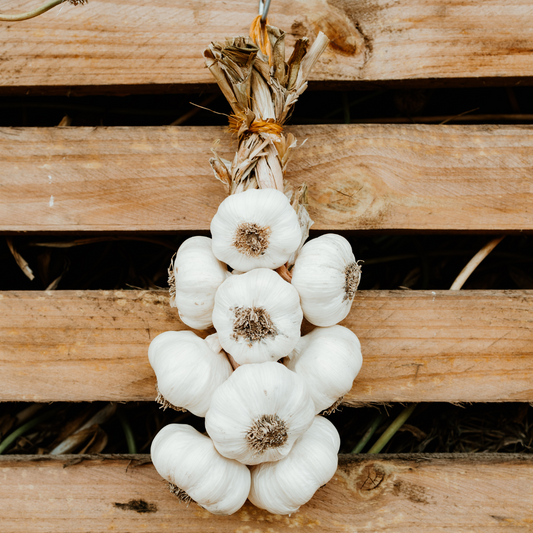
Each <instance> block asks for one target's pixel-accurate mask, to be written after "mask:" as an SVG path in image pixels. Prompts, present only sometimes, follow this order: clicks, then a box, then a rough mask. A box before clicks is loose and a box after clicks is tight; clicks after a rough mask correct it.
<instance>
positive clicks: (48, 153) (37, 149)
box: [0, 125, 533, 233]
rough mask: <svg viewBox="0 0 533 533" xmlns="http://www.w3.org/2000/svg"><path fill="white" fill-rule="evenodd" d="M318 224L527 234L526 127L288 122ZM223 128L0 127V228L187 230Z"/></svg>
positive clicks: (204, 197)
mask: <svg viewBox="0 0 533 533" xmlns="http://www.w3.org/2000/svg"><path fill="white" fill-rule="evenodd" d="M290 131H292V132H294V133H295V134H296V136H297V137H298V139H299V140H300V141H303V140H304V139H307V142H306V144H305V146H304V148H302V149H296V150H295V151H294V155H293V159H292V160H291V162H290V163H289V171H288V178H289V180H290V181H291V182H292V183H294V184H295V185H299V184H300V183H301V182H303V181H305V182H307V183H308V185H309V190H310V212H311V216H312V218H313V219H314V220H315V225H314V226H313V229H317V230H331V231H338V230H367V229H373V230H400V231H407V230H412V231H414V230H416V231H426V230H427V231H436V230H439V231H461V230H462V231H487V232H489V231H492V232H496V231H505V232H512V231H531V230H533V155H532V154H533V127H530V126H422V125H404V126H398V125H395V126H391V125H389V126H381V125H366V126H365V125H357V126H356V125H352V126H350V125H322V126H307V127H304V126H299V127H291V128H290ZM216 139H221V140H222V144H221V148H220V153H221V155H223V156H226V157H227V158H228V159H232V158H233V151H234V150H235V141H234V140H233V141H232V138H231V136H230V134H229V133H228V132H227V131H226V130H225V129H224V128H217V127H180V128H178V127H150V128H25V129H24V128H22V129H18V128H3V129H0V190H1V194H0V231H4V232H17V231H31V232H41V231H42V232H46V231H56V232H58V231H59V232H77V233H80V232H85V231H87V232H88V231H115V232H138V231H177V230H187V231H197V230H207V229H209V224H210V220H211V218H212V216H213V214H214V213H215V211H216V209H217V207H218V205H219V203H220V202H221V201H222V200H223V198H224V191H223V188H222V185H221V184H220V183H219V182H218V181H217V180H216V179H215V178H214V177H213V175H212V171H211V168H210V167H209V163H208V161H209V157H210V148H211V147H212V144H213V141H214V140H216Z"/></svg>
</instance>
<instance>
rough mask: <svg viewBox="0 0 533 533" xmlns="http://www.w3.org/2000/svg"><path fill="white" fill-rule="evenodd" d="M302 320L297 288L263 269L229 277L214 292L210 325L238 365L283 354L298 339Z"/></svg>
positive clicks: (274, 358) (280, 356) (271, 358)
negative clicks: (211, 324) (212, 325)
mask: <svg viewBox="0 0 533 533" xmlns="http://www.w3.org/2000/svg"><path fill="white" fill-rule="evenodd" d="M302 319H303V313H302V309H301V307H300V297H299V295H298V292H297V291H296V289H295V288H294V287H293V286H292V285H291V284H290V283H287V282H286V281H284V280H283V279H281V277H280V276H279V275H278V274H276V273H275V272H274V271H272V270H269V269H266V268H258V269H256V270H252V271H250V272H246V273H245V274H240V275H238V276H231V277H229V278H228V279H227V280H226V281H225V282H224V283H223V284H222V285H221V286H220V287H219V289H218V291H217V292H216V295H215V307H214V309H213V324H214V326H215V328H216V330H217V332H218V336H219V340H220V343H221V344H222V347H223V348H224V350H226V351H227V352H228V353H230V354H231V355H232V356H233V358H234V359H235V361H237V363H239V364H240V365H243V364H247V363H263V362H267V361H277V360H278V359H281V358H282V357H284V356H286V355H287V354H288V353H289V352H290V351H291V350H292V349H293V348H294V347H295V346H296V343H297V342H298V339H299V338H300V326H301V323H302Z"/></svg>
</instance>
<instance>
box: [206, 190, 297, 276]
mask: <svg viewBox="0 0 533 533" xmlns="http://www.w3.org/2000/svg"><path fill="white" fill-rule="evenodd" d="M211 235H212V236H213V253H214V254H215V256H216V257H217V258H218V259H220V261H223V262H224V263H227V264H228V265H230V266H231V268H234V269H237V270H242V271H243V272H247V271H249V270H252V269H254V268H262V267H265V268H278V267H280V266H281V265H283V264H284V263H285V262H286V261H287V260H288V259H289V257H290V256H291V254H292V253H293V252H295V251H296V249H297V248H298V246H299V245H300V241H301V238H302V232H301V229H300V224H299V222H298V215H297V214H296V211H295V210H294V209H293V208H292V207H291V205H290V203H289V200H288V199H287V197H286V196H285V195H284V194H283V193H282V192H281V191H278V190H276V189H250V190H247V191H244V192H242V193H239V194H234V195H231V196H228V197H227V198H226V199H225V200H224V201H223V202H222V203H221V204H220V205H219V207H218V211H217V212H216V214H215V216H214V217H213V220H212V221H211Z"/></svg>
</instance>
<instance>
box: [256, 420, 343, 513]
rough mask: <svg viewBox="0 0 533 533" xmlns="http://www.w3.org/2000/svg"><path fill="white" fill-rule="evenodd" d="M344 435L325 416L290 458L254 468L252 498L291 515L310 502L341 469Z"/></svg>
mask: <svg viewBox="0 0 533 533" xmlns="http://www.w3.org/2000/svg"><path fill="white" fill-rule="evenodd" d="M339 447H340V438H339V434H338V432H337V430H336V429H335V426H334V425H333V424H332V423H331V422H330V421H329V420H326V419H325V418H322V417H321V416H317V417H315V419H314V421H313V425H312V426H311V427H310V428H309V429H308V430H307V431H306V432H305V433H304V435H303V436H301V437H300V438H299V439H298V440H297V441H296V443H295V445H294V446H293V448H292V450H291V452H290V453H289V455H287V457H285V458H284V459H281V461H277V462H275V463H263V464H260V465H257V466H254V467H253V468H252V488H251V490H250V494H249V496H248V499H249V500H250V501H251V502H252V503H253V504H254V505H255V506H256V507H259V508H260V509H266V510H267V511H269V512H271V513H274V514H281V515H285V514H291V513H295V512H296V511H298V509H299V508H300V506H302V505H304V504H305V503H307V502H308V501H309V500H310V499H311V498H312V497H313V495H314V494H315V492H316V491H317V490H318V489H319V488H320V487H321V486H322V485H325V484H326V483H327V482H328V481H329V480H330V479H331V478H332V477H333V475H334V474H335V472H336V470H337V463H338V456H337V453H338V451H339Z"/></svg>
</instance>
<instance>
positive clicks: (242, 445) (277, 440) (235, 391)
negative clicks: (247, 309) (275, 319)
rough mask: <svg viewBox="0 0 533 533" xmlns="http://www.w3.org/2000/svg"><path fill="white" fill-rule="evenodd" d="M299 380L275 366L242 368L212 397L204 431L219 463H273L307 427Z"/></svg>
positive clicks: (309, 408)
mask: <svg viewBox="0 0 533 533" xmlns="http://www.w3.org/2000/svg"><path fill="white" fill-rule="evenodd" d="M314 416H315V406H314V403H313V400H311V397H310V395H309V392H308V390H307V387H306V385H305V383H304V381H303V379H302V378H301V377H300V376H298V375H297V374H295V373H294V372H291V371H290V370H288V369H287V368H286V367H285V366H283V365H281V364H279V363H262V364H257V365H243V366H240V367H239V368H237V369H236V370H235V371H234V372H233V374H232V375H231V376H230V378H229V379H228V380H227V381H225V382H224V383H223V384H222V385H220V387H219V388H218V389H217V390H216V391H215V393H214V394H213V398H212V400H211V406H210V408H209V411H207V415H206V417H205V427H206V430H207V433H208V434H209V436H210V437H211V438H212V439H213V444H214V445H215V447H216V449H217V450H218V451H219V453H221V454H222V455H223V456H224V457H228V458H230V459H236V460H237V461H239V462H241V463H243V464H247V465H255V464H258V463H262V462H264V461H278V460H279V459H281V458H283V457H285V456H286V455H287V454H288V453H289V452H290V450H291V448H292V446H293V444H294V442H295V441H296V439H297V438H298V437H299V436H300V435H302V434H303V433H304V432H305V431H306V430H307V429H308V428H309V426H310V425H311V423H312V422H313V418H314Z"/></svg>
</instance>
